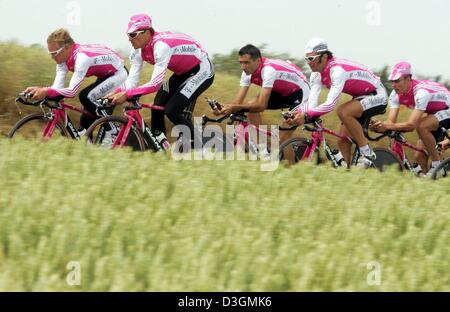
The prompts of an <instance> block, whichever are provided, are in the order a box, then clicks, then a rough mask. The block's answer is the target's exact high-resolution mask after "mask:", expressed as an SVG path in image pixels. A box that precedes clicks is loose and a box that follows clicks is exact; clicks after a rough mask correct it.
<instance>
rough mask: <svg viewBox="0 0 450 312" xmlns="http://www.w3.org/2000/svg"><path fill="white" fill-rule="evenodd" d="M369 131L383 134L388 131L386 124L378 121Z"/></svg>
mask: <svg viewBox="0 0 450 312" xmlns="http://www.w3.org/2000/svg"><path fill="white" fill-rule="evenodd" d="M370 130H373V131H376V132H380V133H384V132H386V131H387V130H388V129H387V127H386V124H385V123H384V122H381V121H378V122H376V123H374V124H373V125H372V126H371V127H370Z"/></svg>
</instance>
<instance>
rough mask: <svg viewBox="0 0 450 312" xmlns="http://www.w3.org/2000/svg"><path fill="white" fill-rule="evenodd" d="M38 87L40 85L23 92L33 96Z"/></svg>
mask: <svg viewBox="0 0 450 312" xmlns="http://www.w3.org/2000/svg"><path fill="white" fill-rule="evenodd" d="M38 89H39V87H28V88H26V89H25V90H24V91H23V92H22V93H26V94H30V95H31V96H33V95H34V94H35V93H36V91H37V90H38Z"/></svg>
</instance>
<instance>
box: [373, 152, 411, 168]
mask: <svg viewBox="0 0 450 312" xmlns="http://www.w3.org/2000/svg"><path fill="white" fill-rule="evenodd" d="M373 152H374V153H375V155H376V158H375V160H374V161H373V164H374V166H375V168H377V169H378V170H379V171H380V172H384V171H385V170H386V168H388V167H391V166H395V167H396V168H398V170H400V171H403V169H404V168H403V164H402V161H401V160H400V158H399V157H398V156H397V154H395V153H394V152H393V151H391V150H389V149H387V148H382V147H375V148H374V149H373Z"/></svg>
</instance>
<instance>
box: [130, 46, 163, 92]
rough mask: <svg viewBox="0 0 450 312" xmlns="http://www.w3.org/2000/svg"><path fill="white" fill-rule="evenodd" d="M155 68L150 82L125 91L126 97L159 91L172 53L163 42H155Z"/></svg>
mask: <svg viewBox="0 0 450 312" xmlns="http://www.w3.org/2000/svg"><path fill="white" fill-rule="evenodd" d="M154 56H155V66H154V68H153V73H152V78H151V79H150V81H149V82H148V83H146V84H144V85H142V86H140V87H137V88H133V89H129V90H127V91H126V92H127V97H128V98H132V97H134V96H137V95H143V94H150V93H154V92H156V91H158V90H159V88H160V87H161V84H162V83H163V81H164V75H165V73H166V71H167V66H168V65H169V62H170V58H171V57H172V51H171V49H170V47H169V46H168V45H167V44H166V43H164V42H161V41H160V42H157V43H156V44H155V46H154Z"/></svg>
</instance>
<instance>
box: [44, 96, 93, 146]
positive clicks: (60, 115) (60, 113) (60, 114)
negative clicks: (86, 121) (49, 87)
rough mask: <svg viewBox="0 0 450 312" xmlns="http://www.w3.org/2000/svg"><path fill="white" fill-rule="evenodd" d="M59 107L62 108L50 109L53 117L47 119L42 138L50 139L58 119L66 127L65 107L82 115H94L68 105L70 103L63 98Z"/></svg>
mask: <svg viewBox="0 0 450 312" xmlns="http://www.w3.org/2000/svg"><path fill="white" fill-rule="evenodd" d="M60 104H61V107H62V108H53V109H52V110H51V112H52V114H53V119H52V120H51V121H49V122H48V123H47V125H46V126H45V128H44V131H43V134H42V136H43V137H44V139H50V138H51V137H52V135H53V132H54V130H55V127H56V124H57V123H58V121H61V122H62V124H63V125H64V127H67V112H66V109H69V110H73V111H76V112H78V113H80V114H82V115H86V116H89V117H95V116H94V115H92V114H91V113H90V112H88V111H86V110H84V109H81V108H78V107H76V106H73V105H70V104H66V103H64V100H62V101H61V102H60Z"/></svg>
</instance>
